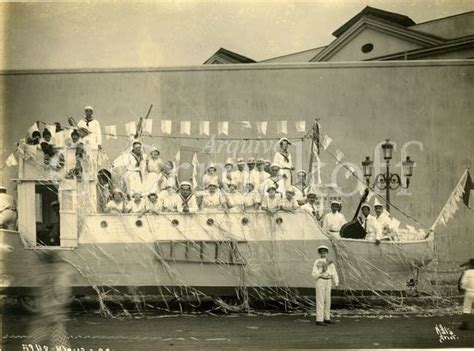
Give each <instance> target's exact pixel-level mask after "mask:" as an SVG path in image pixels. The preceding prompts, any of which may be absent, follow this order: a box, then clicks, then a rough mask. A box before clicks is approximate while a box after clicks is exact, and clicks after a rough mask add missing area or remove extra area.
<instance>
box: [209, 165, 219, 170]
mask: <svg viewBox="0 0 474 351" xmlns="http://www.w3.org/2000/svg"><path fill="white" fill-rule="evenodd" d="M210 168H214V170H217V168H216V165H215V164H214V163H211V164H210V165H209V166H207V170H209V169H210Z"/></svg>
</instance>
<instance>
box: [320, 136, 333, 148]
mask: <svg viewBox="0 0 474 351" xmlns="http://www.w3.org/2000/svg"><path fill="white" fill-rule="evenodd" d="M331 143H332V139H331V137H330V136H327V135H325V136H323V141H322V142H321V145H322V146H323V149H324V150H326V149H327V148H328V147H329V145H331Z"/></svg>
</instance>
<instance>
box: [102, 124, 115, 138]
mask: <svg viewBox="0 0 474 351" xmlns="http://www.w3.org/2000/svg"><path fill="white" fill-rule="evenodd" d="M104 129H105V138H106V139H117V126H105V127H104Z"/></svg>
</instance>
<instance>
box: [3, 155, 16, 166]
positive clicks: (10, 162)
mask: <svg viewBox="0 0 474 351" xmlns="http://www.w3.org/2000/svg"><path fill="white" fill-rule="evenodd" d="M5 164H6V165H7V167H13V166H16V165H18V162H16V158H15V155H14V154H10V156H8V157H7V159H6V161H5Z"/></svg>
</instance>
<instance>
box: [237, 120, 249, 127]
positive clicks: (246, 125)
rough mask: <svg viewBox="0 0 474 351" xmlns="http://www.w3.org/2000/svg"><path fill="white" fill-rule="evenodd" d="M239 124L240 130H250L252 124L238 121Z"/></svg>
mask: <svg viewBox="0 0 474 351" xmlns="http://www.w3.org/2000/svg"><path fill="white" fill-rule="evenodd" d="M239 123H240V125H241V126H242V128H252V124H251V123H250V122H249V121H240V122H239Z"/></svg>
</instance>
